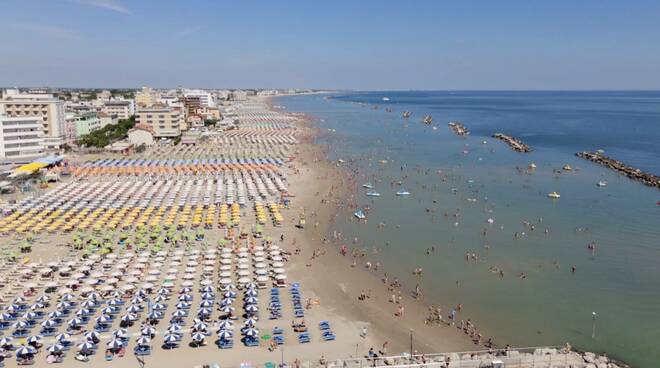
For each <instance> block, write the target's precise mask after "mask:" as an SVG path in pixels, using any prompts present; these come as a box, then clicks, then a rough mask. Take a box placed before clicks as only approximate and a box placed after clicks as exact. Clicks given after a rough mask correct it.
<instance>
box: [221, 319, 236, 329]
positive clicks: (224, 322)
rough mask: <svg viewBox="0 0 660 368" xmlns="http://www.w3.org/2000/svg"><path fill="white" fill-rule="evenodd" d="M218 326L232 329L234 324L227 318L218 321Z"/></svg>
mask: <svg viewBox="0 0 660 368" xmlns="http://www.w3.org/2000/svg"><path fill="white" fill-rule="evenodd" d="M218 328H219V329H221V330H226V329H231V328H234V324H233V323H231V321H228V320H226V319H225V320H222V321H220V323H218Z"/></svg>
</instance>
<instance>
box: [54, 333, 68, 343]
mask: <svg viewBox="0 0 660 368" xmlns="http://www.w3.org/2000/svg"><path fill="white" fill-rule="evenodd" d="M70 338H71V335H69V334H68V333H61V334H58V335H57V336H55V340H56V341H59V342H62V341H69V339H70Z"/></svg>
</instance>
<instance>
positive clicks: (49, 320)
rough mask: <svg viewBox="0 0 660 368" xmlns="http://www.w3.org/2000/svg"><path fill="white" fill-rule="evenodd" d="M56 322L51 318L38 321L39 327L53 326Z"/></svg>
mask: <svg viewBox="0 0 660 368" xmlns="http://www.w3.org/2000/svg"><path fill="white" fill-rule="evenodd" d="M56 324H57V323H55V321H53V320H52V319H47V320H45V321H43V322H41V323H40V325H41V327H44V328H51V327H54V326H55V325H56Z"/></svg>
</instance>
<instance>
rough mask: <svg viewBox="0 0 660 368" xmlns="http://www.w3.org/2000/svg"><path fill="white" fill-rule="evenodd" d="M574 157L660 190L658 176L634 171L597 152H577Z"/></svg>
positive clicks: (659, 178)
mask: <svg viewBox="0 0 660 368" xmlns="http://www.w3.org/2000/svg"><path fill="white" fill-rule="evenodd" d="M575 155H576V156H577V157H581V158H583V159H585V160H589V161H591V162H595V163H597V164H600V165H603V166H606V167H609V168H610V169H612V170H614V171H616V172H618V173H619V174H623V175H625V176H627V177H629V178H630V179H633V180H637V181H641V182H642V183H644V184H645V185H648V186H651V187H656V188H660V176H656V175H653V174H649V173H646V172H644V171H642V170H640V169H635V168H634V167H630V166H628V165H626V164H624V163H623V162H621V161H618V160H615V159H613V158H609V157H607V156H604V155H602V154H600V153H598V152H587V151H583V152H578V153H576V154H575Z"/></svg>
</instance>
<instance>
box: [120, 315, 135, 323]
mask: <svg viewBox="0 0 660 368" xmlns="http://www.w3.org/2000/svg"><path fill="white" fill-rule="evenodd" d="M136 319H137V317H136V316H135V315H134V314H131V313H128V314H125V315H123V316H122V317H121V320H122V321H123V322H132V321H135V320H136Z"/></svg>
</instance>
